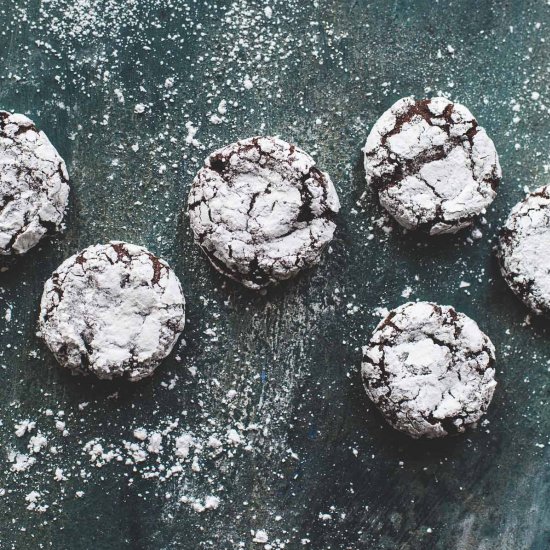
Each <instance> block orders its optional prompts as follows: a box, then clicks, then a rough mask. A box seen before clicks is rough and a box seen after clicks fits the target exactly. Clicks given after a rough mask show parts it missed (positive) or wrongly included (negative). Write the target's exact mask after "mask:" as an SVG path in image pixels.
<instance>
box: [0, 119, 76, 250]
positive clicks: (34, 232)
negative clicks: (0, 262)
mask: <svg viewBox="0 0 550 550" xmlns="http://www.w3.org/2000/svg"><path fill="white" fill-rule="evenodd" d="M68 181H69V175H68V173H67V168H66V166H65V162H64V161H63V159H62V158H61V157H60V156H59V154H58V152H57V151H56V150H55V148H54V147H53V145H52V144H51V143H50V141H49V140H48V138H47V137H46V134H44V132H41V131H39V130H38V129H37V128H36V126H35V125H34V123H33V122H32V120H30V119H28V118H27V117H26V116H23V115H19V114H10V113H8V112H6V111H0V255H3V256H8V255H16V254H24V253H25V252H27V251H28V250H30V249H31V248H32V247H33V246H35V245H36V244H37V243H38V242H39V241H40V239H42V237H44V236H45V235H50V234H53V233H56V232H58V231H60V229H61V227H62V221H63V217H64V214H65V210H66V208H67V202H68V197H69V185H68Z"/></svg>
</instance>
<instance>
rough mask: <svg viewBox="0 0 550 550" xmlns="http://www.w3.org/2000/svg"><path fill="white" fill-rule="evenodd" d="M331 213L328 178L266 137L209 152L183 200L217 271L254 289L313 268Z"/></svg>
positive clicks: (334, 201)
mask: <svg viewBox="0 0 550 550" xmlns="http://www.w3.org/2000/svg"><path fill="white" fill-rule="evenodd" d="M339 208H340V203H339V201H338V196H337V194H336V190H335V189H334V186H333V184H332V181H331V180H330V177H329V176H328V174H326V173H325V172H321V171H320V170H319V169H318V168H317V167H316V166H315V161H314V160H313V159H312V158H311V157H310V156H309V155H308V154H306V153H305V152H304V151H302V150H301V149H299V148H298V147H296V146H294V145H289V144H288V143H286V142H284V141H282V140H280V139H277V138H273V137H253V138H249V139H244V140H242V141H237V142H236V143H233V144H231V145H228V146H226V147H223V148H222V149H219V150H218V151H215V152H214V153H212V154H211V155H210V156H209V157H208V158H207V159H206V161H205V164H204V167H203V168H201V170H200V171H199V172H198V174H197V176H196V177H195V180H194V181H193V185H192V188H191V192H190V194H189V218H190V222H191V228H192V229H193V233H194V235H195V240H196V242H197V243H198V244H199V246H200V247H201V248H202V250H203V251H204V252H205V253H206V255H207V256H208V258H209V259H210V261H211V262H212V265H213V266H214V267H215V268H216V269H217V270H218V271H220V272H221V273H223V274H225V275H227V276H228V277H230V278H232V279H234V280H236V281H239V282H241V283H242V284H243V285H244V286H246V287H248V288H251V289H255V290H258V289H261V288H264V287H266V286H268V285H270V284H273V283H277V282H279V281H282V280H284V279H289V278H290V277H293V276H295V275H296V274H297V273H298V272H299V271H301V270H302V269H304V268H308V267H311V266H314V265H316V264H317V263H319V261H320V257H321V253H322V251H323V249H324V248H325V246H326V245H327V244H328V243H329V242H330V241H331V240H332V237H333V235H334V230H335V228H336V225H335V223H334V221H333V217H334V214H336V213H337V212H338V210H339Z"/></svg>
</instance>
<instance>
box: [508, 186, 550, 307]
mask: <svg viewBox="0 0 550 550" xmlns="http://www.w3.org/2000/svg"><path fill="white" fill-rule="evenodd" d="M498 256H499V260H500V268H501V271H502V275H503V276H504V279H505V280H506V282H507V283H508V286H509V287H510V288H511V289H512V290H513V291H514V292H515V293H516V294H517V296H518V297H519V298H520V299H521V300H522V301H523V302H524V303H525V304H526V305H527V306H528V307H530V308H531V309H532V310H533V311H534V312H535V313H538V314H545V315H550V185H546V186H545V187H540V188H539V189H537V190H536V191H533V192H532V193H530V194H529V195H527V197H526V198H525V200H523V201H522V202H520V203H519V204H517V205H516V206H515V207H514V208H513V209H512V211H511V212H510V216H509V217H508V220H507V221H506V223H505V225H504V227H503V228H502V229H501V231H500V238H499V249H498Z"/></svg>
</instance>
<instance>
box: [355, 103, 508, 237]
mask: <svg viewBox="0 0 550 550" xmlns="http://www.w3.org/2000/svg"><path fill="white" fill-rule="evenodd" d="M363 152H364V154H365V170H366V178H367V183H368V184H369V185H371V186H372V187H373V188H374V189H375V191H376V192H377V193H378V197H379V200H380V203H381V204H382V206H383V207H384V208H385V209H386V210H387V211H388V212H389V213H390V214H391V215H392V216H393V217H394V218H395V219H396V220H397V221H398V222H399V223H400V224H401V225H402V226H403V227H405V228H406V229H410V230H421V231H424V232H426V233H428V234H430V235H439V234H444V233H456V232H457V231H459V230H460V229H463V228H465V227H468V226H470V225H472V223H473V221H474V219H475V217H476V216H477V215H478V214H480V213H482V212H483V211H484V210H485V208H487V206H489V205H490V204H491V202H493V199H494V198H495V196H496V188H497V186H498V183H499V182H500V178H501V169H500V164H499V161H498V155H497V152H496V150H495V146H494V144H493V142H492V140H491V139H490V138H489V137H488V136H487V133H486V132H485V130H484V129H483V128H481V127H480V126H479V125H478V123H477V121H476V119H475V118H474V117H473V115H472V113H470V111H469V110H468V109H467V108H466V107H464V106H463V105H460V104H458V103H451V102H450V101H449V100H448V99H445V98H443V97H434V98H432V99H422V100H415V99H414V98H413V97H406V98H403V99H400V100H399V101H397V102H396V103H395V104H394V105H393V106H392V107H391V108H390V109H389V110H388V111H386V112H385V113H384V114H383V115H382V116H381V117H380V118H379V119H378V121H377V122H376V124H375V125H374V126H373V128H372V130H371V132H370V134H369V136H368V138H367V142H366V144H365V147H364V149H363Z"/></svg>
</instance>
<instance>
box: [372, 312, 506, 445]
mask: <svg viewBox="0 0 550 550" xmlns="http://www.w3.org/2000/svg"><path fill="white" fill-rule="evenodd" d="M494 362H495V348H494V346H493V344H492V343H491V341H490V340H489V338H488V337H487V336H486V335H485V334H484V333H483V332H481V330H480V329H479V327H478V326H477V324H476V323H475V322H474V321H473V320H472V319H470V318H469V317H467V316H466V315H464V314H462V313H457V312H456V311H455V310H454V309H453V308H452V307H450V306H440V305H437V304H434V303H430V302H409V303H406V304H404V305H402V306H400V307H398V308H396V309H395V310H393V311H391V312H390V313H389V314H388V316H387V317H386V318H385V319H384V320H383V321H382V322H381V323H380V324H379V325H378V327H377V328H376V330H375V331H374V334H373V335H372V338H371V340H370V342H369V344H368V345H367V346H365V347H363V363H362V367H361V374H362V378H363V383H364V385H365V390H366V392H367V395H368V396H369V398H370V399H371V400H372V401H373V403H374V404H375V405H376V406H377V407H378V409H379V410H380V411H381V412H382V414H383V415H384V417H385V419H386V420H387V421H388V423H389V424H390V425H391V426H393V427H394V428H395V429H397V430H400V431H402V432H405V433H406V434H408V435H410V436H411V437H413V438H419V437H428V438H434V437H442V436H445V435H448V434H452V433H460V432H464V431H465V430H466V428H468V427H469V426H472V425H475V423H476V422H477V421H478V420H479V418H480V417H481V416H482V415H483V414H484V413H485V411H486V410H487V407H488V405H489V403H490V402H491V399H492V397H493V392H494V389H495V386H496V382H495V379H494V375H495V369H494Z"/></svg>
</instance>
